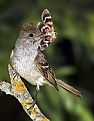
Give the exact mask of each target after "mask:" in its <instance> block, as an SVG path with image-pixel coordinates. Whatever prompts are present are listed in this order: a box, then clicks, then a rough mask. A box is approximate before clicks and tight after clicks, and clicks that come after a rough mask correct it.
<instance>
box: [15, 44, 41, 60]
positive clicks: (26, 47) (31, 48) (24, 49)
mask: <svg viewBox="0 0 94 121" xmlns="http://www.w3.org/2000/svg"><path fill="white" fill-rule="evenodd" d="M39 44H40V42H36V43H25V44H22V45H20V44H19V45H18V43H17V44H16V45H15V55H17V57H19V58H20V56H21V57H22V56H23V58H25V57H29V58H32V60H34V59H35V58H36V56H37V54H38V47H39Z"/></svg>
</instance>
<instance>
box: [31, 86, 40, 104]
mask: <svg viewBox="0 0 94 121" xmlns="http://www.w3.org/2000/svg"><path fill="white" fill-rule="evenodd" d="M38 92H39V85H37V86H36V94H35V98H34V100H33V102H32V105H35V104H36V102H37V96H38Z"/></svg>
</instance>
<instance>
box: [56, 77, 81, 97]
mask: <svg viewBox="0 0 94 121" xmlns="http://www.w3.org/2000/svg"><path fill="white" fill-rule="evenodd" d="M56 81H57V85H58V86H60V87H62V88H64V89H65V90H67V91H68V92H70V93H72V94H73V95H75V96H78V97H82V95H81V92H79V91H78V90H76V89H74V88H73V87H72V86H70V85H68V84H66V83H65V82H63V81H61V80H60V79H57V80H56Z"/></svg>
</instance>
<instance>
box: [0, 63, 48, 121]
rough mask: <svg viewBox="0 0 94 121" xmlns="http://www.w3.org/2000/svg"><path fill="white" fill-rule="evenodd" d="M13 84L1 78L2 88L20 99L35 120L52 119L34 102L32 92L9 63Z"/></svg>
mask: <svg viewBox="0 0 94 121" xmlns="http://www.w3.org/2000/svg"><path fill="white" fill-rule="evenodd" d="M8 70H9V75H10V80H11V84H10V83H7V82H4V81H1V80H0V90H1V91H4V92H5V93H6V94H10V95H12V96H14V97H15V98H17V99H18V101H19V102H20V103H21V105H22V107H23V109H24V110H25V112H26V113H27V114H28V116H29V117H30V118H31V119H32V120H33V121H50V120H49V119H47V118H46V117H45V116H44V115H43V114H42V112H41V111H40V109H39V108H38V106H37V105H36V104H34V100H33V99H32V97H31V95H30V93H29V92H28V90H27V88H26V86H25V85H24V83H23V82H22V80H21V78H20V76H19V75H18V74H17V73H16V72H15V71H14V70H13V69H12V68H11V66H10V65H8Z"/></svg>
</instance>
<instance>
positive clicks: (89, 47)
mask: <svg viewBox="0 0 94 121" xmlns="http://www.w3.org/2000/svg"><path fill="white" fill-rule="evenodd" d="M45 8H47V9H48V10H49V11H50V12H51V15H52V18H53V21H54V27H55V30H56V31H57V33H58V35H57V39H56V40H55V41H54V42H53V43H52V44H50V46H49V47H48V48H47V49H46V50H45V55H46V56H47V59H48V62H49V63H50V65H51V67H52V68H53V70H54V72H55V73H56V76H57V77H58V78H60V79H62V80H64V81H65V82H67V83H68V84H70V85H72V86H74V87H75V88H77V89H78V90H80V91H81V92H82V94H83V98H81V99H79V98H77V97H74V96H73V95H71V94H69V93H68V92H66V91H64V90H63V89H61V88H59V93H58V92H57V91H56V90H55V89H54V88H52V87H48V86H44V87H42V88H41V91H40V92H39V95H38V98H37V104H38V106H39V107H40V109H41V110H42V112H43V113H44V114H45V115H46V116H47V117H48V118H49V119H50V120H51V121H94V0H46V1H45V0H0V79H1V80H5V81H8V80H9V75H8V70H7V64H8V63H10V62H9V55H10V52H11V50H12V49H13V48H14V44H15V40H16V39H17V37H18V34H19V31H20V29H21V26H22V25H23V24H25V23H30V22H34V23H35V24H37V23H38V22H39V21H41V18H40V16H41V13H42V11H43V10H44V9H45ZM25 84H26V86H27V87H28V90H29V91H30V93H31V94H32V95H33V97H35V87H34V86H31V85H30V84H29V83H27V82H25ZM30 120H31V119H30V118H29V117H28V116H27V114H26V113H25V112H24V111H23V109H22V106H21V105H20V104H19V102H18V101H17V100H16V99H15V98H14V97H11V96H6V95H5V93H3V92H1V91H0V121H30Z"/></svg>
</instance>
